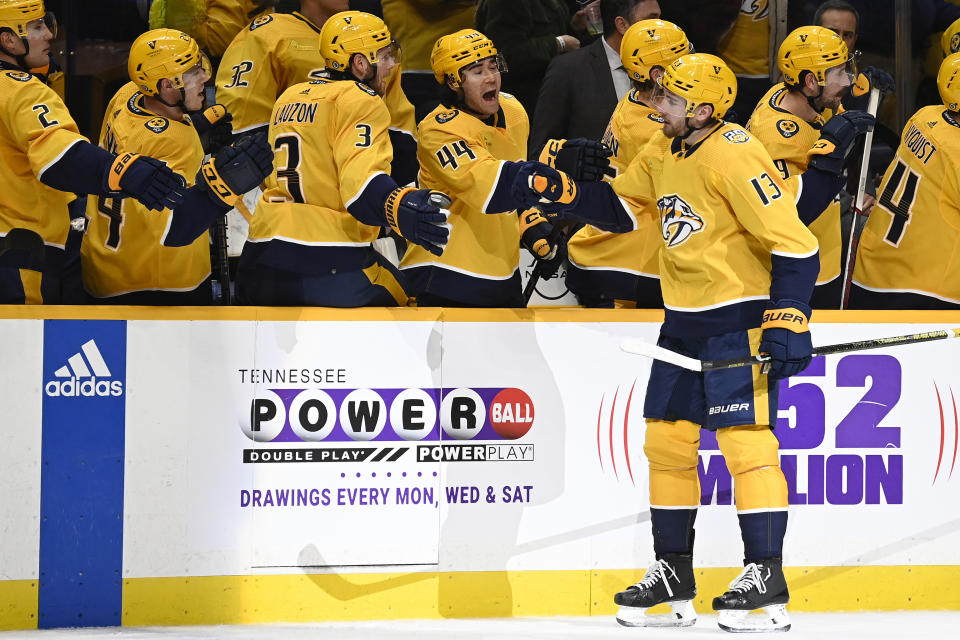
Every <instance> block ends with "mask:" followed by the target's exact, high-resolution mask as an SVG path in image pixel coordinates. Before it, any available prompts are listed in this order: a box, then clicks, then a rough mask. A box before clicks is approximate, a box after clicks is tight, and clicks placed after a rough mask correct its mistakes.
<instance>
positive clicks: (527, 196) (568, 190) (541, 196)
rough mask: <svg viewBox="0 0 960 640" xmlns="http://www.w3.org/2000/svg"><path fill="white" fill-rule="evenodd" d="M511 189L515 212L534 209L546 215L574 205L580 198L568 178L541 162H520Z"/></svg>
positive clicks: (570, 179) (575, 186)
mask: <svg viewBox="0 0 960 640" xmlns="http://www.w3.org/2000/svg"><path fill="white" fill-rule="evenodd" d="M511 187H512V188H511V191H512V193H513V197H514V199H515V200H516V201H517V202H519V203H520V206H518V207H517V208H518V209H530V208H533V207H537V208H539V209H541V210H544V211H545V212H546V213H547V214H548V215H549V214H552V213H555V212H556V211H559V210H563V209H568V208H570V207H574V206H576V204H577V201H578V200H579V196H580V192H579V190H578V189H577V183H576V182H574V181H573V179H572V178H571V177H570V176H568V175H567V174H565V173H563V172H562V171H557V170H556V169H553V168H551V167H549V166H547V165H545V164H543V163H541V162H521V163H520V169H519V171H517V175H516V176H515V177H514V179H513V184H512V185H511Z"/></svg>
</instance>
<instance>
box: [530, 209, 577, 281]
mask: <svg viewBox="0 0 960 640" xmlns="http://www.w3.org/2000/svg"><path fill="white" fill-rule="evenodd" d="M520 244H522V245H523V246H524V247H526V248H527V250H528V251H529V252H530V253H532V254H533V255H534V257H535V258H536V259H537V261H539V262H540V263H541V264H542V266H541V267H540V269H541V276H542V277H544V278H550V277H552V276H554V275H555V274H556V273H557V271H558V270H559V269H560V265H561V264H562V263H563V260H564V258H566V252H565V251H563V245H562V244H561V243H558V242H556V240H555V239H554V238H553V225H552V224H550V223H549V222H548V221H547V219H546V218H545V217H544V216H543V214H542V213H541V212H540V211H539V210H537V209H527V210H526V211H523V212H522V213H520Z"/></svg>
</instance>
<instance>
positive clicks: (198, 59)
mask: <svg viewBox="0 0 960 640" xmlns="http://www.w3.org/2000/svg"><path fill="white" fill-rule="evenodd" d="M197 65H200V67H201V68H202V69H203V70H204V71H206V72H207V75H210V74H211V67H210V61H209V60H207V57H206V56H205V55H204V54H203V52H202V51H200V45H198V44H197V41H196V40H194V39H193V38H191V37H190V36H188V35H187V34H185V33H183V32H182V31H177V30H176V29H153V30H152V31H147V32H145V33H142V34H140V36H139V37H138V38H137V39H136V40H134V41H133V44H132V45H131V46H130V57H129V58H127V73H129V74H130V80H132V81H133V83H134V84H136V85H137V89H139V90H140V91H141V92H143V93H144V94H145V95H148V96H155V95H157V94H158V93H159V92H160V81H161V80H163V79H167V80H170V81H171V82H173V86H174V87H176V88H177V89H183V74H185V73H186V72H188V71H190V70H191V69H193V68H194V67H196V66H197Z"/></svg>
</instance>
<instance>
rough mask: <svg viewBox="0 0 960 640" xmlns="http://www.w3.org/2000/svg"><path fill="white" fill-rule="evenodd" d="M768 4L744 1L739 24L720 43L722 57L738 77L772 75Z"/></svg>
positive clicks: (764, 0) (762, 1)
mask: <svg viewBox="0 0 960 640" xmlns="http://www.w3.org/2000/svg"><path fill="white" fill-rule="evenodd" d="M769 4H770V2H769V0H742V1H741V3H740V13H739V14H738V15H737V21H736V22H734V23H733V27H732V28H731V29H730V31H729V32H728V33H727V35H726V36H724V38H723V40H721V41H720V46H719V52H720V57H721V58H723V59H724V60H725V61H726V63H727V64H728V65H730V69H731V70H732V71H733V72H734V73H735V74H737V75H738V76H743V77H745V78H766V77H767V75H768V74H769V68H770V62H769V59H768V58H769V55H770V53H769V52H770V6H769Z"/></svg>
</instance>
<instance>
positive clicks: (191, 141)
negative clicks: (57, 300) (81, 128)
mask: <svg viewBox="0 0 960 640" xmlns="http://www.w3.org/2000/svg"><path fill="white" fill-rule="evenodd" d="M127 67H128V71H129V74H130V79H131V81H132V84H131V85H126V86H125V87H124V88H122V89H121V90H120V92H119V93H118V94H117V96H116V97H115V98H114V100H113V101H111V103H110V108H109V109H108V111H107V113H106V117H105V118H104V122H103V127H102V129H101V132H100V144H101V146H103V147H105V148H106V149H107V150H110V151H113V150H115V149H116V148H117V147H121V148H137V149H141V150H143V151H144V152H146V153H149V154H150V155H152V156H154V157H156V158H159V159H161V160H164V161H165V162H167V163H168V164H169V165H170V166H171V167H172V168H173V169H174V170H175V171H176V172H177V173H179V174H182V175H184V176H186V177H187V183H188V185H189V188H188V189H187V191H186V194H185V198H184V200H183V202H181V203H179V204H178V205H177V206H176V207H174V208H173V209H170V208H167V209H164V210H163V211H161V212H159V213H155V212H151V211H147V210H146V208H145V207H144V206H143V205H141V204H140V203H138V202H135V201H131V200H129V199H126V200H124V199H120V198H112V197H102V196H96V197H91V198H90V199H89V201H88V204H87V217H88V219H89V221H90V222H89V226H88V228H87V233H86V235H85V236H84V239H83V246H82V248H81V256H82V271H83V279H84V288H85V289H86V290H87V292H88V293H89V294H90V295H91V296H93V297H94V298H95V299H97V301H99V302H111V303H118V304H195V305H201V304H210V302H211V301H212V299H213V298H212V291H211V287H210V283H209V279H210V250H209V242H210V240H209V235H208V233H207V230H208V229H209V227H210V225H211V224H212V223H213V221H214V220H215V219H217V218H219V217H221V216H223V215H225V214H226V212H227V211H229V210H230V209H231V208H232V207H233V204H234V202H235V200H236V199H237V198H238V197H239V196H238V194H242V193H243V192H244V191H246V190H248V189H251V188H253V187H254V186H256V185H258V184H259V183H260V182H261V181H262V180H263V178H264V177H266V176H267V174H268V173H269V172H270V170H271V169H272V167H273V165H272V159H273V154H272V153H271V151H270V148H269V146H267V143H266V139H265V138H266V136H263V135H261V136H260V137H259V138H256V137H253V138H247V139H243V140H240V141H238V142H237V143H235V144H234V145H233V146H229V147H224V148H223V149H220V150H219V151H218V152H217V153H216V155H215V156H214V157H213V158H211V159H210V160H208V161H206V162H204V149H203V146H202V145H201V142H200V133H206V131H205V130H211V129H212V128H213V126H214V125H213V123H212V122H211V120H225V121H227V122H229V118H227V114H226V111H225V109H224V108H223V107H222V106H221V105H217V106H215V107H213V108H211V109H210V110H208V111H203V106H204V88H203V87H204V83H205V82H206V81H207V80H208V79H209V78H210V67H209V63H208V62H207V61H206V58H205V57H204V55H203V54H202V53H201V52H200V47H199V46H198V45H197V43H196V41H195V40H194V39H193V38H191V37H190V36H188V35H186V34H185V33H182V32H180V31H176V30H174V29H156V30H153V31H148V32H146V33H144V34H142V35H141V36H140V37H139V38H137V40H136V41H135V42H134V43H133V45H132V46H131V48H130V56H129V61H128V65H127ZM226 137H229V124H226Z"/></svg>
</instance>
